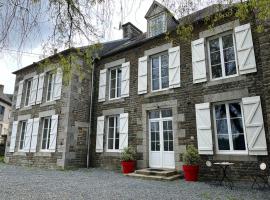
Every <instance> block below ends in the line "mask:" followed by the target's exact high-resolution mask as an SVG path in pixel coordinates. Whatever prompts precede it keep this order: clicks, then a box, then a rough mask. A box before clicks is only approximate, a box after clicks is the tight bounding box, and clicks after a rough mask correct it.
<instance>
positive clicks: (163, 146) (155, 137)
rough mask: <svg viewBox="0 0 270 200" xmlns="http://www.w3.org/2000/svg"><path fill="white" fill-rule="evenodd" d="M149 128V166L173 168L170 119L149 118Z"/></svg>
mask: <svg viewBox="0 0 270 200" xmlns="http://www.w3.org/2000/svg"><path fill="white" fill-rule="evenodd" d="M149 129H150V130H149V133H150V137H149V145H150V151H149V166H150V167H152V168H175V163H174V146H173V130H172V120H171V119H169V120H163V119H162V118H161V119H155V120H150V123H149Z"/></svg>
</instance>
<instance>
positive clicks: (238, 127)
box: [231, 118, 244, 134]
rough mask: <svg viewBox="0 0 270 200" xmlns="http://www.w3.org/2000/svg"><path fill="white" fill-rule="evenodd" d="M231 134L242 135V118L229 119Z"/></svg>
mask: <svg viewBox="0 0 270 200" xmlns="http://www.w3.org/2000/svg"><path fill="white" fill-rule="evenodd" d="M231 127H232V134H234V133H243V132H244V130H243V123H242V118H236V119H231Z"/></svg>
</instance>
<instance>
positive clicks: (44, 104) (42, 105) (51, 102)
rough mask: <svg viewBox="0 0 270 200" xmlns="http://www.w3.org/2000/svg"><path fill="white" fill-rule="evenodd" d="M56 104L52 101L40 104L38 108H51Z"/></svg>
mask: <svg viewBox="0 0 270 200" xmlns="http://www.w3.org/2000/svg"><path fill="white" fill-rule="evenodd" d="M54 104H56V101H54V100H52V101H46V102H45V103H43V104H41V105H40V107H44V106H51V105H54Z"/></svg>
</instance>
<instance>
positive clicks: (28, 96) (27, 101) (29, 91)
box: [24, 79, 33, 106]
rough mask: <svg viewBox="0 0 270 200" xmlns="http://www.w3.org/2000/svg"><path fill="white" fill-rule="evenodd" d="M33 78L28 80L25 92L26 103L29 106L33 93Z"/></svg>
mask: <svg viewBox="0 0 270 200" xmlns="http://www.w3.org/2000/svg"><path fill="white" fill-rule="evenodd" d="M32 80H33V79H28V80H27V81H26V92H25V102H24V105H25V106H28V105H29V100H30V93H31V86H32Z"/></svg>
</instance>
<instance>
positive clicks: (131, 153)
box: [120, 147, 136, 161]
mask: <svg viewBox="0 0 270 200" xmlns="http://www.w3.org/2000/svg"><path fill="white" fill-rule="evenodd" d="M120 159H121V161H131V160H136V151H135V149H134V148H132V147H125V148H124V150H123V152H122V153H121V158H120Z"/></svg>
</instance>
